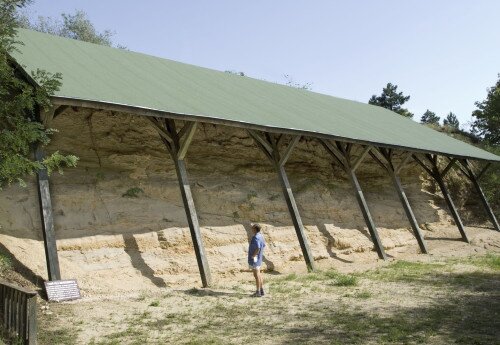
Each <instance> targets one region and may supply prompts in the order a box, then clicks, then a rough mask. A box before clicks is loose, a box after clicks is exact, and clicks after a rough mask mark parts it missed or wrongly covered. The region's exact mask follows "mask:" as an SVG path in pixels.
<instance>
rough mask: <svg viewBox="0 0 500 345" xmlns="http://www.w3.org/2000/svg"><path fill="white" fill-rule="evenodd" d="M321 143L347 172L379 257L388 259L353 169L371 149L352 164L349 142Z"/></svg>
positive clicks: (323, 141) (364, 151) (324, 141)
mask: <svg viewBox="0 0 500 345" xmlns="http://www.w3.org/2000/svg"><path fill="white" fill-rule="evenodd" d="M321 143H322V144H323V147H324V148H325V150H326V151H327V152H328V153H329V154H330V155H331V156H332V158H333V159H334V161H335V162H336V163H337V164H338V165H339V166H340V167H341V168H343V169H344V171H345V172H346V174H347V177H348V179H349V182H350V183H351V185H352V187H353V189H354V191H355V196H356V200H357V202H358V205H359V208H360V210H361V213H362V215H363V219H364V220H365V223H366V226H367V227H368V231H369V232H370V236H371V238H372V241H373V244H374V246H375V250H376V251H377V254H378V257H379V258H380V259H383V260H386V259H387V255H386V254H385V251H384V246H383V245H382V241H381V240H380V236H379V235H378V231H377V228H376V226H375V223H374V222H373V218H372V215H371V213H370V209H369V208H368V204H367V203H366V199H365V195H364V194H363V190H362V189H361V185H360V184H359V181H358V177H357V176H356V172H355V170H354V169H353V166H355V167H356V168H357V167H359V165H360V164H361V162H362V159H363V158H364V157H365V156H366V154H368V153H369V151H370V150H369V149H366V148H365V149H364V150H363V152H362V154H361V155H360V158H358V159H357V160H356V162H355V163H354V164H351V156H350V151H351V148H352V146H350V145H351V144H347V146H346V147H343V146H342V144H340V143H335V142H334V143H335V145H334V144H332V143H331V142H329V141H327V140H321Z"/></svg>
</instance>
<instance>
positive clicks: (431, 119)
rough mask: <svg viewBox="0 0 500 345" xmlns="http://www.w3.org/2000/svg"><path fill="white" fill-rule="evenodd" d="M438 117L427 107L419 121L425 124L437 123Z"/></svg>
mask: <svg viewBox="0 0 500 345" xmlns="http://www.w3.org/2000/svg"><path fill="white" fill-rule="evenodd" d="M439 120H440V117H439V116H437V115H436V113H434V112H432V111H430V110H429V109H427V110H426V111H425V113H424V114H423V115H422V117H421V118H420V122H421V123H423V124H426V125H439Z"/></svg>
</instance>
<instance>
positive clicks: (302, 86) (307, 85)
mask: <svg viewBox="0 0 500 345" xmlns="http://www.w3.org/2000/svg"><path fill="white" fill-rule="evenodd" d="M283 77H284V78H285V85H287V86H290V87H294V88H296V89H301V90H312V83H298V82H296V81H295V80H294V79H293V78H292V77H291V76H290V75H288V74H285V75H284V76H283Z"/></svg>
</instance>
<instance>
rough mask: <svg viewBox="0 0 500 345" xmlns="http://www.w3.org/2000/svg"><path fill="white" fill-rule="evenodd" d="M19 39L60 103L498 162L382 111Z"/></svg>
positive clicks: (68, 44)
mask: <svg viewBox="0 0 500 345" xmlns="http://www.w3.org/2000/svg"><path fill="white" fill-rule="evenodd" d="M18 39H19V40H20V41H22V42H23V43H24V45H22V46H20V47H19V52H15V53H13V57H14V59H15V60H16V61H17V62H18V63H19V64H20V65H22V66H24V67H23V68H25V70H26V71H31V70H36V69H37V68H40V69H44V70H47V71H49V72H54V73H55V72H61V73H62V75H63V85H62V87H61V89H60V90H59V91H58V92H57V93H56V94H55V96H57V97H64V98H69V99H78V100H88V101H97V102H102V103H107V104H121V105H129V106H132V107H137V108H146V109H154V110H158V111H163V112H168V113H175V114H185V115H192V116H199V117H208V118H214V119H221V120H227V121H231V122H235V123H245V124H252V125H257V126H263V127H267V128H271V127H272V128H280V129H293V130H298V131H302V132H308V133H309V134H311V135H313V136H314V134H322V135H327V136H332V137H337V138H339V137H340V138H349V139H352V140H357V141H361V142H366V143H373V144H381V145H389V146H398V147H401V148H407V149H410V150H411V149H414V150H423V151H428V152H438V153H442V154H445V155H451V156H460V157H470V158H475V159H484V160H491V161H500V157H499V156H496V155H494V154H491V153H489V152H486V151H484V150H481V149H479V148H476V147H474V146H472V145H469V144H466V143H464V142H461V141H459V140H456V139H453V138H451V137H449V136H447V135H445V134H443V133H439V132H437V131H434V130H432V129H430V128H428V127H426V126H423V125H420V124H418V123H416V122H414V121H412V120H410V119H407V118H404V117H402V116H400V115H399V114H396V113H394V112H392V111H390V110H387V109H384V108H381V107H376V106H372V105H368V104H365V103H360V102H355V101H350V100H346V99H341V98H337V97H332V96H328V95H323V94H319V93H315V92H311V91H307V90H300V89H296V88H292V87H288V86H284V85H279V84H275V83H269V82H265V81H261V80H257V79H253V78H248V77H241V76H238V75H233V74H229V73H224V72H219V71H214V70H210V69H207V68H202V67H197V66H193V65H188V64H184V63H180V62H176V61H172V60H167V59H162V58H158V57H153V56H149V55H145V54H141V53H136V52H131V51H126V50H121V49H117V48H110V47H105V46H100V45H96V44H91V43H86V42H81V41H76V40H72V39H67V38H61V37H57V36H52V35H48V34H43V33H39V32H34V31H30V30H19V32H18Z"/></svg>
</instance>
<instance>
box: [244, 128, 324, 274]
mask: <svg viewBox="0 0 500 345" xmlns="http://www.w3.org/2000/svg"><path fill="white" fill-rule="evenodd" d="M249 133H250V135H251V136H252V138H253V139H254V141H255V143H256V144H257V146H258V147H259V148H260V149H261V150H262V152H264V154H266V155H267V156H268V158H269V159H270V160H271V162H272V164H273V165H274V167H275V168H276V172H277V174H278V179H279V181H280V185H281V189H282V191H283V196H284V198H285V202H286V205H287V208H288V212H289V214H290V217H291V219H292V223H293V227H294V229H295V233H296V234H297V238H298V240H299V244H300V249H301V250H302V255H303V256H304V260H305V262H306V266H307V269H308V271H310V272H311V271H314V270H315V268H316V267H315V264H314V257H313V255H312V252H311V249H310V247H309V242H308V241H307V237H306V235H305V230H304V225H303V223H302V219H301V217H300V213H299V209H298V207H297V203H296V201H295V197H294V195H293V192H292V188H291V187H290V182H289V181H288V177H287V175H286V172H285V168H284V166H283V165H284V164H285V163H286V159H288V156H289V155H290V153H291V152H292V149H293V147H294V146H295V145H296V144H297V143H298V141H299V139H300V137H299V136H297V137H295V138H293V139H292V142H291V143H290V144H289V146H288V148H287V150H286V152H285V154H284V157H285V160H283V158H281V155H280V153H279V151H278V140H279V139H278V140H274V138H273V137H271V135H270V134H266V138H267V140H266V139H263V138H262V137H260V136H258V135H257V136H256V135H252V133H251V131H249ZM259 138H260V139H259ZM262 141H265V144H263V143H262ZM268 149H270V151H268Z"/></svg>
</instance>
